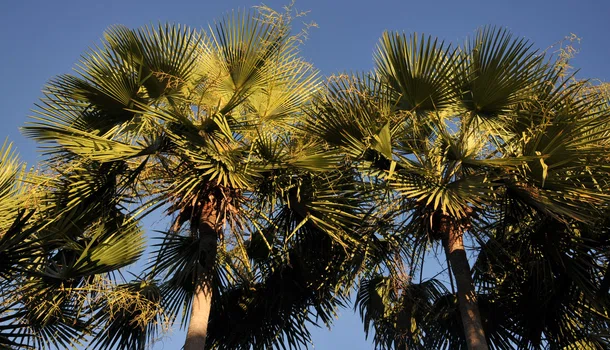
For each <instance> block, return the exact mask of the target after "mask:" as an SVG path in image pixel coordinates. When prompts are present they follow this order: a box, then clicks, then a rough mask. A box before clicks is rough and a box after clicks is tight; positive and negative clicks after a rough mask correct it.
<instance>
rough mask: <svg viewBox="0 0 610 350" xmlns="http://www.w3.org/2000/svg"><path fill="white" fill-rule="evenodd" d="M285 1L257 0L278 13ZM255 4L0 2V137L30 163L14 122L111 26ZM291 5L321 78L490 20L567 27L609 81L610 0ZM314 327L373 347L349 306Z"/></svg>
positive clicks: (555, 31) (524, 28) (550, 32)
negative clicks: (401, 36) (383, 52)
mask: <svg viewBox="0 0 610 350" xmlns="http://www.w3.org/2000/svg"><path fill="white" fill-rule="evenodd" d="M288 3H289V0H287V1H265V2H264V4H265V5H268V6H270V7H272V8H274V9H277V10H279V9H281V7H282V6H284V5H287V4H288ZM260 4H261V2H260V1H246V0H225V1H218V0H216V1H210V0H199V1H195V0H174V1H160V0H96V1H90V0H79V1H76V0H0V47H1V48H2V50H1V51H0V79H1V82H0V106H2V109H1V111H0V121H1V123H0V130H1V131H0V138H2V139H4V138H5V137H8V139H9V140H10V141H12V142H14V143H15V144H16V146H17V150H18V151H19V153H20V154H21V157H22V159H23V160H25V161H27V162H28V164H35V162H36V161H37V160H38V159H39V155H38V152H37V151H36V146H35V144H34V143H33V142H32V141H29V140H26V139H24V138H23V137H22V136H21V134H20V132H19V130H18V128H19V127H20V126H22V125H23V124H24V123H25V122H26V120H27V118H28V116H29V115H31V114H32V113H31V110H32V109H35V103H36V101H37V100H38V98H40V97H41V89H42V88H43V86H44V84H45V83H46V82H47V81H48V80H49V79H50V78H52V77H53V76H55V75H58V74H62V73H69V72H70V71H71V69H72V67H73V66H74V65H75V64H76V63H77V61H78V59H79V57H80V55H81V54H82V53H83V52H84V51H86V50H87V49H88V48H89V47H92V46H94V45H96V44H97V43H99V38H101V36H102V33H103V32H104V30H105V29H106V28H108V27H109V26H110V25H113V24H124V25H126V26H128V27H131V28H135V27H140V26H143V25H147V24H156V23H159V22H174V23H182V24H186V25H189V26H191V27H195V28H202V27H206V26H207V25H208V24H209V23H213V20H214V19H219V18H221V17H222V16H223V15H225V14H226V13H227V12H229V11H231V10H233V9H248V8H251V7H252V6H254V5H260ZM295 7H296V9H298V10H309V11H310V12H309V14H308V16H307V17H306V18H305V19H304V20H306V21H314V22H316V23H317V25H318V28H314V29H312V31H311V32H310V35H309V40H308V41H307V42H306V43H305V45H304V46H303V47H302V55H303V56H304V57H305V58H306V59H307V60H309V61H310V62H311V63H313V64H314V66H316V67H317V68H318V69H319V70H320V72H321V74H322V75H323V76H329V75H332V74H337V73H342V72H358V71H367V70H370V69H371V68H372V66H373V60H372V54H373V50H374V48H375V46H376V44H377V41H378V40H379V38H380V36H381V34H382V33H383V31H384V30H392V31H401V32H406V33H412V32H418V33H426V34H431V35H433V36H437V37H439V38H440V39H443V40H445V41H447V42H450V43H453V44H454V45H455V44H458V43H461V42H463V41H464V40H465V39H466V38H467V37H468V36H470V35H472V34H473V33H474V31H475V30H476V29H477V28H478V27H480V26H484V25H488V24H492V25H497V26H502V27H506V28H508V29H510V30H511V31H512V32H513V33H514V34H515V35H516V36H518V37H525V38H527V39H529V40H531V41H532V42H533V44H534V47H535V48H538V49H540V50H547V49H548V51H549V52H552V51H555V50H557V49H558V47H557V46H554V47H552V46H553V45H554V44H556V43H557V42H558V41H560V40H561V39H563V38H564V37H566V36H569V35H570V34H572V33H574V34H576V35H577V36H578V37H580V38H581V41H580V44H579V45H577V48H578V50H579V53H578V54H577V56H576V58H575V59H573V60H572V64H571V65H572V66H574V67H575V68H577V69H580V71H579V73H578V77H579V78H582V79H585V78H586V79H599V80H601V81H610V64H609V62H610V45H609V39H608V35H609V33H610V21H609V19H610V0H580V1H564V0H529V1H523V0H513V1H508V0H504V1H494V0H488V1H473V0H461V1H457V0H454V1H448V0H443V1H441V0H434V1H422V0H420V1H411V0H402V1H394V0H373V1H362V0H351V1H349V0H334V1H333V0H327V1H307V0H298V1H297V3H296V4H295ZM297 21H300V19H297ZM297 24H298V23H297ZM312 332H313V334H314V339H313V340H314V345H313V346H312V348H315V349H320V350H330V349H349V350H364V349H372V345H371V343H370V342H367V341H365V339H364V333H363V331H362V325H361V322H360V319H359V317H358V316H357V315H354V313H353V311H352V310H351V309H347V310H341V311H340V318H339V320H337V321H336V322H335V326H334V327H333V330H332V332H330V331H328V330H326V329H319V330H316V329H312ZM183 339H184V333H183V332H179V331H178V330H174V333H173V334H170V335H168V337H166V338H164V339H163V340H162V341H161V342H159V343H158V344H157V345H156V346H155V347H154V349H155V350H161V349H163V350H175V349H180V348H181V345H182V343H183Z"/></svg>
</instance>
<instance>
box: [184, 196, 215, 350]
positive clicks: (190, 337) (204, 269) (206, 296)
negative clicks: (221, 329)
mask: <svg viewBox="0 0 610 350" xmlns="http://www.w3.org/2000/svg"><path fill="white" fill-rule="evenodd" d="M219 230H220V223H219V222H218V210H217V209H216V205H215V203H213V202H210V203H205V204H204V205H203V209H202V212H201V218H200V219H199V225H198V227H197V231H198V234H199V239H200V241H199V251H200V261H199V266H197V286H196V289H195V295H194V296H193V305H192V309H191V318H190V322H189V327H188V331H187V333H186V341H185V342H184V350H203V349H205V340H206V337H207V333H208V320H209V317H210V309H211V308H212V293H213V290H214V288H213V287H214V286H213V279H214V273H215V271H214V264H215V260H216V249H217V247H218V237H219V232H218V231H219Z"/></svg>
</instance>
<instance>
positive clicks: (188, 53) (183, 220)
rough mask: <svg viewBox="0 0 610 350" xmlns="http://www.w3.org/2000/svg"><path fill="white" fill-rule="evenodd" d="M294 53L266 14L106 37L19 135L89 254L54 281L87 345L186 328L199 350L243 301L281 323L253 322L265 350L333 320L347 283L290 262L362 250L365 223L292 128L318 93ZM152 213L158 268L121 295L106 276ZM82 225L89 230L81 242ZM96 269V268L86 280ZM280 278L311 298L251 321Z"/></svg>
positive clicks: (346, 176)
mask: <svg viewBox="0 0 610 350" xmlns="http://www.w3.org/2000/svg"><path fill="white" fill-rule="evenodd" d="M298 43H299V38H297V37H295V36H293V35H292V34H291V33H290V24H289V19H288V18H287V17H286V16H285V14H278V13H276V12H273V11H270V10H268V9H264V8H263V9H260V11H259V12H254V13H242V12H234V13H231V14H229V15H227V16H226V17H225V18H224V19H223V20H221V21H219V22H217V23H216V24H215V25H214V26H213V27H211V28H209V30H207V31H198V30H193V29H189V28H186V27H183V26H177V25H169V24H168V25H158V26H151V27H145V28H141V29H138V30H131V29H128V28H125V27H122V26H115V27H112V28H110V29H109V30H108V31H107V32H106V33H105V35H104V41H103V43H102V44H101V46H100V47H97V48H95V49H93V50H91V51H90V52H88V53H86V54H85V55H84V56H83V58H82V60H81V62H80V63H79V65H78V67H77V68H76V73H75V74H68V75H61V76H58V77H56V78H55V79H53V80H52V81H51V82H50V83H49V85H48V86H47V88H46V90H45V97H44V98H43V99H42V100H41V103H40V104H39V106H38V107H39V108H38V111H37V114H36V115H35V116H34V117H33V119H32V120H31V121H30V122H29V123H28V124H27V125H26V126H25V127H24V133H25V134H26V135H27V136H29V137H32V138H33V139H35V140H37V141H39V142H41V143H42V144H43V145H44V147H45V150H46V154H47V155H48V158H47V161H46V163H45V167H46V169H50V172H51V173H53V174H56V176H55V178H56V179H58V180H57V181H58V182H60V183H57V184H55V185H54V186H49V187H50V188H56V189H55V190H53V191H51V192H52V193H57V195H56V197H57V198H60V197H61V198H62V200H63V202H62V204H61V206H58V207H57V210H56V213H55V214H54V215H55V216H56V219H54V220H52V222H51V223H50V224H49V225H48V227H49V229H53V230H55V231H56V232H58V231H61V232H63V233H62V234H63V235H74V237H73V239H74V240H76V241H83V243H82V244H84V246H86V249H85V250H86V253H87V254H88V255H87V254H85V255H86V256H85V258H83V259H85V260H86V261H93V263H92V264H89V265H87V264H86V263H82V264H83V266H82V267H81V265H80V264H81V259H80V258H76V259H73V260H69V261H67V262H65V263H64V264H63V265H64V267H65V268H64V270H65V271H64V270H62V271H64V272H62V273H60V274H59V275H58V276H57V278H58V281H59V282H61V283H66V280H70V281H72V280H73V279H74V276H79V278H81V276H82V279H83V281H84V282H82V283H81V284H80V285H78V288H76V286H75V288H72V289H70V288H65V289H64V290H65V292H64V293H65V294H66V296H65V298H66V300H68V299H69V298H71V297H72V295H73V294H70V293H77V289H78V290H80V291H84V290H87V292H80V293H89V294H87V295H88V297H87V298H84V299H85V300H86V301H87V302H86V303H85V305H84V306H83V307H82V308H81V309H82V310H90V312H89V313H88V314H86V315H84V313H82V312H81V311H82V310H81V309H79V308H77V307H75V308H74V309H75V310H72V313H73V314H74V322H73V323H74V324H76V323H78V322H81V321H82V322H84V323H85V324H84V325H83V327H86V329H88V331H89V332H92V333H93V337H91V339H92V342H93V343H92V344H93V345H92V346H94V347H95V348H111V347H116V346H118V347H119V348H129V349H140V348H144V346H145V344H146V343H147V342H148V341H151V340H154V337H155V336H156V334H157V333H156V332H157V331H158V329H159V327H162V326H164V325H166V324H167V323H170V324H171V323H173V322H174V321H176V320H178V319H180V317H182V318H181V321H183V323H182V325H183V326H186V325H188V333H187V339H186V343H185V349H203V348H204V345H205V344H206V337H207V335H208V323H209V322H211V323H212V324H214V322H216V323H217V324H219V323H220V324H221V322H223V321H222V320H223V319H222V317H225V316H226V317H228V316H227V315H223V314H222V310H223V308H234V307H235V306H236V305H246V304H247V302H246V301H250V305H252V307H255V306H257V307H259V309H261V310H260V312H264V313H266V314H267V315H268V316H269V317H271V316H273V315H272V313H271V312H269V311H268V310H278V311H282V312H286V315H287V316H286V317H284V318H281V317H280V318H278V317H276V319H275V320H274V319H272V318H268V319H263V320H261V326H260V327H266V328H265V332H264V333H260V334H259V335H256V334H255V332H253V333H250V334H251V335H253V336H255V337H256V339H255V341H257V342H258V343H259V344H263V345H265V344H266V345H268V346H279V345H280V344H281V341H282V339H286V342H287V343H288V344H289V347H297V346H299V344H304V342H306V341H307V340H308V338H309V333H308V332H307V331H306V329H304V328H303V325H302V323H303V322H305V321H308V320H310V319H311V318H310V316H308V314H307V311H306V310H307V308H308V307H309V306H312V307H314V308H315V307H317V312H318V315H319V316H321V317H322V318H323V319H324V320H326V321H327V322H330V320H331V319H332V318H331V317H330V315H332V312H333V310H334V308H335V307H336V305H338V303H340V299H341V296H340V295H339V296H338V297H337V298H338V299H337V300H336V301H332V298H330V297H329V295H335V291H336V289H335V288H334V286H332V285H331V281H333V280H334V279H337V278H342V276H343V275H339V274H336V277H329V280H328V281H325V278H326V277H324V276H323V275H321V274H323V273H324V271H325V270H327V269H331V266H333V261H332V260H331V259H330V258H329V259H326V260H320V262H319V264H321V265H320V266H317V267H315V268H314V267H311V266H305V267H303V266H301V265H299V259H305V257H301V256H300V255H298V254H297V252H298V251H299V250H302V249H306V248H305V247H306V246H307V245H304V244H306V243H305V242H310V243H307V244H310V245H312V244H313V243H311V241H312V239H313V238H308V237H309V236H312V235H313V236H315V237H319V236H322V238H321V239H323V240H324V241H323V242H325V243H324V244H323V245H322V246H324V247H325V249H328V250H329V251H333V252H335V253H333V254H344V255H345V254H347V252H348V250H349V249H352V248H351V247H355V246H357V244H356V243H357V242H358V240H357V239H355V238H354V234H355V233H354V232H355V231H356V230H355V228H354V227H355V225H354V222H357V221H358V219H359V217H360V216H361V212H360V209H359V207H358V205H357V201H358V200H359V198H358V196H357V195H356V192H357V191H358V187H357V186H354V185H353V175H350V174H352V173H351V172H350V171H343V170H345V169H344V168H345V160H344V159H343V157H341V156H340V155H339V154H337V153H336V152H334V151H332V150H328V149H327V148H325V145H324V144H323V143H322V142H320V141H318V140H314V139H312V138H311V137H308V136H307V135H305V134H304V133H303V132H302V130H301V125H302V124H303V123H304V114H303V113H302V110H303V108H304V107H305V106H306V105H307V104H308V103H309V101H310V99H311V96H312V95H313V94H314V93H315V92H316V91H317V90H318V87H319V84H318V77H317V73H316V71H315V70H314V69H313V68H312V66H311V65H310V64H309V63H307V62H305V61H304V60H303V59H302V58H300V57H299V52H298ZM62 181H63V182H62ZM60 192H61V193H60ZM60 195H61V196H60ZM160 213H163V214H165V215H167V216H168V218H169V219H170V220H171V222H170V223H169V225H168V226H169V229H168V230H167V231H166V232H162V237H161V238H160V239H159V240H158V244H155V247H156V255H157V256H156V258H153V259H152V260H151V262H150V263H149V265H148V266H147V271H145V273H142V274H140V276H139V277H138V278H137V279H136V280H135V281H123V282H121V283H118V284H117V282H116V281H114V279H113V275H112V274H110V275H108V274H105V273H106V272H110V271H114V270H116V268H119V267H121V266H124V265H127V264H130V263H131V262H133V261H134V260H135V259H136V258H137V257H139V255H140V254H141V253H142V248H143V246H144V241H143V236H142V233H141V229H140V225H139V224H138V221H137V218H138V217H141V216H143V215H159V214H160ZM72 215H78V218H80V219H82V220H84V221H83V224H80V223H79V221H75V220H73V218H72V217H71V216H72ZM86 225H90V226H91V225H92V226H91V227H94V228H95V229H93V228H92V229H87V230H85V231H83V227H87V226H86ZM98 234H99V235H101V237H104V240H100V239H98V238H97V237H98V236H96V235H98ZM87 239H89V241H87ZM86 242H89V243H86ZM321 242H322V241H321ZM320 244H322V243H320ZM104 249H105V250H104ZM113 249H118V250H120V251H121V252H123V254H122V255H120V256H116V255H115V256H116V257H117V259H113V258H112V257H113V255H112V254H111V253H109V252H107V251H106V250H113ZM56 250H57V251H58V252H60V253H62V254H63V252H64V251H66V250H67V248H66V247H65V246H58V247H57V248H56ZM126 250H128V251H129V252H132V254H127V253H126ZM92 251H93V252H97V255H94V253H92ZM332 256H333V255H327V256H326V257H332ZM119 258H120V259H119ZM308 259H310V261H314V260H316V259H317V257H316V256H310V258H308ZM102 261H103V262H105V265H104V266H105V267H106V269H105V270H104V269H96V267H99V265H100V262H102ZM334 266H340V265H337V264H335V265H334ZM312 268H313V270H311V269H312ZM282 269H283V270H286V269H295V270H294V271H298V273H299V274H305V275H303V276H301V277H298V276H297V275H294V278H295V279H299V278H300V279H303V278H309V277H307V276H315V277H316V278H317V279H318V281H319V283H320V284H319V285H317V284H315V283H311V282H310V280H308V279H305V280H304V281H303V282H302V283H305V284H303V286H304V287H305V286H306V289H307V291H305V290H302V292H303V294H302V296H301V297H298V296H296V295H295V296H294V298H296V299H295V300H293V301H290V300H287V301H285V302H283V303H281V304H276V305H270V306H269V308H261V307H260V306H261V304H260V300H261V298H268V296H266V294H265V293H264V291H265V290H267V291H273V292H277V291H276V290H275V288H274V287H273V286H274V283H276V284H277V283H280V281H278V280H277V279H278V278H280V276H281V274H278V273H279V271H282ZM297 269H300V270H297ZM303 269H305V270H303ZM77 271H78V273H77ZM307 271H309V272H307ZM295 273H296V272H295ZM286 274H287V275H288V274H289V273H288V272H286ZM308 274H309V275H308ZM299 276H300V275H299ZM274 281H275V282H274ZM94 285H95V286H97V289H98V290H100V289H101V291H100V292H95V290H94V289H95V288H93V287H91V286H94ZM79 288H80V289H79ZM240 288H241V289H240ZM32 290H35V288H32ZM235 293H245V294H244V295H243V296H242V297H238V295H237V294H235ZM324 293H330V294H324ZM337 293H339V294H341V292H340V291H338V290H337ZM280 295H281V294H280ZM286 297H287V296H286V295H283V296H282V298H286ZM291 297H293V296H291ZM232 298H233V299H232ZM235 298H237V299H235ZM299 298H300V299H299ZM297 299H298V300H297ZM231 300H234V301H239V302H240V304H230V303H231ZM252 300H254V301H256V303H255V304H252V303H251V301H252ZM66 302H68V301H66ZM227 302H229V303H227ZM78 305H81V304H78ZM78 305H77V306H78ZM244 307H245V306H244ZM274 307H275V309H274ZM215 310H217V311H215ZM218 310H219V311H218ZM211 311H212V312H213V314H212V316H211V317H210V312H211ZM214 312H217V313H218V314H217V315H216V316H214ZM180 315H181V316H180ZM282 315H284V314H282ZM292 315H296V316H295V317H300V318H298V319H296V321H290V317H292ZM59 316H61V317H64V315H59V311H58V317H59ZM61 321H62V320H57V323H58V324H59V323H61ZM265 322H266V323H265ZM299 322H300V323H299ZM212 328H213V329H216V332H217V333H214V334H215V335H213V336H212V339H211V341H210V342H209V345H212V346H214V347H222V346H223V344H226V343H227V342H229V341H234V342H235V344H243V343H244V342H247V341H251V340H252V339H250V340H248V338H247V335H244V339H245V340H244V339H232V340H231V339H229V340H225V341H224V343H223V342H220V343H219V342H218V341H219V339H223V337H231V336H232V337H233V338H235V335H236V334H233V335H231V334H230V333H226V332H227V329H224V327H222V326H217V327H212ZM260 329H261V330H262V329H263V328H260ZM222 332H225V334H223V333H222ZM265 337H266V338H265ZM257 339H258V340H257ZM65 341H66V343H69V342H70V341H71V340H70V339H68V338H66V339H65ZM235 346H237V345H235ZM244 346H245V345H244ZM261 346H262V345H261ZM282 346H283V345H282Z"/></svg>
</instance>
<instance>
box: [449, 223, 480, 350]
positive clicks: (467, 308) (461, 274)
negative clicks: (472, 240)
mask: <svg viewBox="0 0 610 350" xmlns="http://www.w3.org/2000/svg"><path fill="white" fill-rule="evenodd" d="M444 231H445V232H443V237H442V238H443V246H444V248H445V251H446V253H447V259H448V260H449V264H450V265H451V270H452V272H453V276H454V277H455V284H456V287H457V295H458V305H459V309H460V316H461V318H462V323H463V325H464V335H465V337H466V343H467V345H468V349H469V350H487V349H488V346H487V341H486V339H485V332H484V331H483V323H482V322H481V315H480V313H479V305H478V303H477V296H476V293H475V291H474V283H473V281H472V276H471V274H470V264H469V263H468V258H467V256H466V251H465V250H464V232H463V230H462V229H460V228H456V227H449V228H448V229H446V230H444Z"/></svg>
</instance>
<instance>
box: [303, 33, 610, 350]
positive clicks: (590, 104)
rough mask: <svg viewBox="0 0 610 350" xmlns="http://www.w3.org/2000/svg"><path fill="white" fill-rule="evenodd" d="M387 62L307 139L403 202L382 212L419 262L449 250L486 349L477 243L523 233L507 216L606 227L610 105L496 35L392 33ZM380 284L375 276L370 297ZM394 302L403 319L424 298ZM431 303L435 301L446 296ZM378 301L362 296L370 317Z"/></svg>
mask: <svg viewBox="0 0 610 350" xmlns="http://www.w3.org/2000/svg"><path fill="white" fill-rule="evenodd" d="M375 62H376V69H375V71H374V72H373V73H371V74H369V75H362V76H341V77H338V78H336V79H334V80H333V81H331V82H330V84H329V86H328V88H327V93H326V94H325V95H323V96H322V97H320V98H318V99H317V101H316V103H315V108H313V109H312V111H311V112H310V115H311V117H310V121H309V123H308V129H309V130H310V131H311V132H312V133H314V134H316V135H320V137H321V138H322V139H323V140H325V141H326V142H328V143H329V144H330V145H332V146H334V147H336V148H338V149H341V150H342V151H344V152H346V153H347V154H348V155H349V156H350V157H351V159H353V160H354V161H355V162H356V163H357V164H358V169H359V171H361V172H362V173H363V175H362V176H363V177H365V178H368V179H370V180H371V181H374V182H375V183H378V184H380V185H381V186H382V187H381V190H383V191H385V192H388V191H389V192H391V193H393V195H391V196H389V197H388V198H392V201H391V202H389V203H388V204H385V203H384V204H383V205H384V206H393V208H394V210H395V211H397V212H398V213H399V214H400V224H399V225H398V226H397V227H398V229H397V230H398V231H397V232H396V233H395V234H394V236H395V237H397V238H396V239H397V240H399V241H402V242H404V244H405V245H406V244H407V243H409V244H410V247H407V248H408V249H407V250H409V249H410V250H411V251H415V252H418V251H419V249H420V248H418V246H420V247H421V245H422V244H423V245H427V244H428V242H441V243H442V246H443V249H444V251H445V255H446V260H447V264H448V266H449V267H450V269H451V272H452V275H453V276H452V277H453V278H454V280H455V287H456V295H457V306H458V307H459V315H460V321H461V322H460V323H461V326H462V327H463V333H462V334H463V337H464V339H465V344H467V346H468V348H469V349H487V348H488V347H489V345H488V344H489V343H490V342H491V341H492V338H490V336H491V335H490V334H485V325H484V322H483V321H484V320H483V318H482V317H481V311H480V303H481V294H480V292H477V290H476V289H475V283H474V281H473V279H472V271H471V267H470V262H469V259H468V257H467V252H466V248H465V245H464V236H465V235H467V234H470V235H471V237H472V240H473V242H474V243H479V244H483V243H485V242H487V241H488V240H489V239H492V238H493V232H495V231H494V230H491V229H490V227H491V226H492V225H500V226H501V227H506V228H508V227H510V225H511V224H510V223H509V221H507V220H506V215H505V214H504V213H503V212H502V210H501V208H505V207H506V206H511V207H518V208H519V209H520V210H521V211H522V212H526V213H527V212H529V213H531V212H534V213H538V214H537V215H542V216H545V217H546V216H548V217H551V218H554V219H555V220H558V221H559V222H568V221H576V222H588V221H591V220H593V219H595V218H596V217H597V216H599V215H601V213H602V212H603V211H605V207H606V205H607V195H606V192H605V191H606V187H605V182H604V181H605V179H606V178H607V175H608V171H607V168H606V166H605V164H604V163H605V159H607V154H608V153H607V152H608V148H607V147H608V146H607V142H606V141H605V136H606V135H607V132H608V131H607V129H606V128H605V126H606V125H608V124H607V122H608V118H609V117H610V114H609V113H608V108H607V102H606V100H604V99H602V98H600V97H599V95H593V94H586V93H583V91H584V87H583V84H579V83H571V82H570V79H563V78H562V77H563V76H564V74H563V72H562V71H561V69H558V68H556V67H557V65H555V64H553V63H552V62H546V61H545V59H544V55H542V54H540V53H538V52H537V51H535V50H532V49H531V44H529V43H528V42H527V41H525V40H524V39H517V40H515V39H513V38H512V35H511V34H510V33H508V32H507V31H506V30H502V29H495V28H491V27H486V28H484V29H481V30H479V31H478V32H477V34H476V35H475V37H474V38H473V39H471V40H469V41H467V42H466V44H465V45H463V46H461V47H459V48H457V49H451V48H450V47H448V46H446V45H445V44H444V43H441V42H439V41H438V40H436V39H434V38H431V37H425V36H421V37H419V36H417V35H413V36H411V37H407V36H405V35H401V34H394V33H386V34H384V36H383V38H382V39H381V42H380V44H379V47H378V50H377V53H376V55H375ZM396 198H398V200H397V199H396ZM537 220H539V219H538V218H537ZM417 256H420V257H421V256H423V254H417V253H415V255H411V254H404V259H403V261H404V260H407V262H410V263H412V264H415V265H417V263H418V262H421V258H420V259H417ZM409 259H410V260H409ZM392 279H394V280H398V281H400V278H398V279H397V278H392ZM377 282H378V277H375V276H374V275H373V276H372V279H370V280H369V282H367V283H366V284H363V288H367V286H371V285H378V283H377ZM379 283H381V282H379ZM415 287H416V286H413V288H415ZM427 287H432V286H431V285H428V286H427ZM386 289H387V288H386ZM420 289H421V288H420ZM379 290H381V289H378V291H379ZM388 290H390V289H388ZM391 290H394V292H393V293H394V294H395V296H394V297H390V296H391V295H392V293H390V294H387V295H388V297H387V298H386V300H388V304H387V305H386V306H385V307H389V308H390V309H392V308H391V305H392V304H393V303H394V301H392V300H398V299H397V298H400V297H401V295H410V294H411V293H410V292H409V290H410V288H404V287H400V288H394V289H391ZM427 290H428V291H427V292H426V293H424V295H428V296H430V295H437V296H438V294H439V293H438V288H433V289H430V288H428V289H427ZM387 293H389V292H387ZM396 293H398V294H396ZM441 294H442V293H441ZM370 295H371V294H370V293H366V292H365V291H362V293H361V296H362V297H361V298H360V300H361V303H360V305H364V304H365V303H364V301H365V300H368V296H370ZM424 299H425V300H429V301H428V302H431V301H430V300H431V299H430V297H425V298H424ZM363 303H364V304H363ZM364 311H366V310H363V314H364V315H365V320H366V319H369V318H370V317H371V316H366V315H367V313H366V312H364ZM368 312H369V315H371V314H370V312H371V311H370V310H369V311H368ZM367 317H369V318H367ZM519 332H521V331H519ZM407 333H408V332H407ZM521 333H522V332H521ZM505 334H506V333H505ZM429 335H431V334H429ZM413 336H414V335H413V334H411V335H410V336H409V337H411V338H412V337H413ZM494 336H495V335H494ZM455 345H456V344H452V345H450V346H455ZM437 346H438V345H437Z"/></svg>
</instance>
